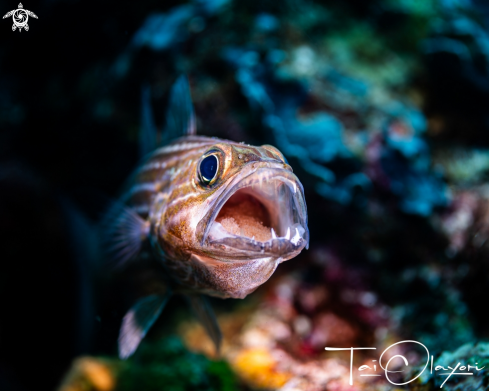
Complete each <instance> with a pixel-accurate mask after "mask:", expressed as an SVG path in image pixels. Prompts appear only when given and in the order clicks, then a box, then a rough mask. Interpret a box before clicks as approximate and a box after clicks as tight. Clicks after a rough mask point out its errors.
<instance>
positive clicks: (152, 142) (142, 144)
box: [139, 85, 158, 157]
mask: <svg viewBox="0 0 489 391" xmlns="http://www.w3.org/2000/svg"><path fill="white" fill-rule="evenodd" d="M157 138H158V130H157V128H156V125H155V122H154V116H153V109H152V106H151V88H150V87H149V86H148V85H145V86H143V87H142V89H141V130H140V131H139V155H140V157H144V156H146V155H147V154H148V153H151V152H153V151H154V150H155V149H156V147H157V146H158V142H157Z"/></svg>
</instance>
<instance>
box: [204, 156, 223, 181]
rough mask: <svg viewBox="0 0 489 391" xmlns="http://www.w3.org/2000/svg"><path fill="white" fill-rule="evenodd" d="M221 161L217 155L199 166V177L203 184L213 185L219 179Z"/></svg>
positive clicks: (205, 159)
mask: <svg viewBox="0 0 489 391" xmlns="http://www.w3.org/2000/svg"><path fill="white" fill-rule="evenodd" d="M218 168H219V159H218V157H217V156H216V155H209V156H207V157H205V158H204V159H202V161H201V162H200V166H199V176H200V180H201V182H202V184H204V185H211V184H212V183H213V182H214V181H215V179H216V177H217V169H218Z"/></svg>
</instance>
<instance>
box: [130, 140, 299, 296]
mask: <svg viewBox="0 0 489 391" xmlns="http://www.w3.org/2000/svg"><path fill="white" fill-rule="evenodd" d="M210 154H217V155H218V161H219V178H218V179H217V180H216V182H215V183H214V184H213V185H212V186H208V185H206V184H202V183H201V179H200V178H199V165H200V164H201V163H202V161H203V159H205V157H207V156H209V155H210ZM273 177H276V180H275V181H272V182H271V183H270V186H268V187H267V188H266V190H268V191H269V190H277V189H278V188H279V187H280V186H286V185H284V183H286V182H288V183H289V184H292V185H291V187H292V188H294V187H295V191H296V194H297V197H296V198H297V199H298V207H299V209H300V208H302V209H303V210H302V212H303V213H304V214H305V210H304V209H305V205H304V202H303V195H302V186H301V185H300V183H299V181H298V180H297V178H296V177H295V175H293V174H292V171H291V168H290V166H289V165H288V164H287V163H286V162H285V160H284V158H283V156H282V154H281V153H280V152H279V151H278V150H277V149H276V148H274V147H272V146H262V147H253V146H248V145H244V144H240V143H235V142H231V141H228V140H220V139H214V138H208V137H200V136H187V137H182V138H180V139H178V140H176V141H175V142H173V143H171V144H169V145H168V146H165V147H162V148H159V149H157V150H156V151H155V152H153V153H152V154H151V155H150V157H149V158H148V159H147V161H146V162H145V163H144V164H143V165H142V166H141V167H140V168H139V169H138V170H137V171H136V174H135V176H134V178H133V184H132V185H131V186H130V188H129V190H128V191H127V193H126V195H125V196H124V202H125V203H126V204H127V205H128V206H129V207H130V208H132V209H133V210H134V211H136V212H137V213H138V215H139V216H140V217H141V218H142V219H144V220H145V221H146V224H147V225H148V226H149V240H150V242H151V247H152V249H153V253H154V256H156V257H157V258H158V259H159V260H161V262H162V263H163V265H164V267H165V268H166V270H167V271H168V273H169V275H170V276H171V278H172V280H173V281H174V282H175V284H176V285H177V286H178V287H179V288H180V289H182V290H194V291H197V292H201V293H206V294H208V295H212V296H219V297H234V298H243V297H245V296H246V295H247V294H249V293H250V292H252V291H253V290H254V289H256V288H257V287H258V286H259V285H261V284H262V283H263V282H265V281H266V280H267V279H268V278H269V277H270V275H271V274H272V273H273V271H274V270H275V268H276V267H277V265H278V263H280V262H282V261H284V260H286V259H289V258H292V257H293V256H295V255H296V254H297V253H298V252H300V250H302V248H303V247H304V246H305V244H306V242H307V236H305V235H304V237H302V234H305V233H306V231H305V229H306V228H307V227H306V223H305V222H304V220H303V221H302V223H303V225H304V227H302V225H301V227H302V228H303V230H301V232H300V234H301V238H300V239H298V238H296V240H297V243H296V245H293V244H292V245H291V242H290V241H289V243H287V244H284V243H282V244H280V243H279V240H278V239H277V240H276V241H277V243H276V244H275V247H274V245H273V243H272V241H273V240H270V243H267V244H268V248H266V246H265V245H263V247H262V246H261V243H262V242H257V241H256V240H255V244H253V243H251V245H249V246H246V244H247V243H237V244H234V243H231V242H232V239H235V240H236V239H238V238H232V237H228V238H227V239H228V240H227V241H226V240H221V241H218V243H216V244H212V243H209V240H208V239H209V238H208V237H209V233H210V231H211V229H210V228H212V227H211V226H212V224H213V222H214V221H215V219H216V216H217V215H218V213H217V212H219V210H218V209H219V208H222V206H223V205H225V201H226V200H229V198H231V197H232V196H233V195H234V194H235V193H236V192H238V191H239V192H241V193H243V194H242V198H244V201H245V202H246V201H253V202H255V203H256V204H262V205H260V206H258V207H259V208H260V209H265V211H266V213H267V214H268V216H266V217H267V220H268V221H267V222H266V223H267V224H271V225H273V224H275V231H276V232H278V233H279V234H280V233H282V234H283V235H285V234H286V229H285V228H284V229H282V228H281V227H280V222H279V219H278V218H277V216H275V215H273V214H278V213H279V209H278V208H277V206H278V204H277V203H278V201H279V200H278V199H273V198H272V199H270V200H269V199H265V198H266V197H265V196H263V195H262V194H261V193H259V190H258V189H259V188H264V187H265V186H266V181H267V178H273ZM255 191H256V192H257V193H256V195H255V193H254V192H255ZM272 193H275V192H272ZM277 194H278V193H277ZM273 195H274V196H275V195H276V194H273ZM255 196H256V199H255V198H254V197H255ZM268 197H269V198H270V195H268ZM238 201H239V200H238ZM288 201H290V200H288ZM249 203H250V202H249ZM251 203H252V202H251ZM274 203H276V205H273V204H274ZM237 206H238V207H239V203H238V205H237ZM288 206H289V205H288ZM259 212H260V213H261V214H263V213H262V212H263V210H260V211H259ZM262 217H263V216H262ZM261 223H263V222H261ZM292 223H293V222H292ZM292 225H293V224H290V227H292ZM268 229H269V230H270V239H271V236H272V234H271V227H270V228H268ZM281 231H283V232H281ZM293 234H294V235H296V236H297V232H294V233H293ZM238 236H239V235H238ZM224 239H226V238H224ZM250 239H252V238H251V237H250V238H248V237H246V239H244V240H250ZM289 239H292V233H291V234H290V238H289ZM238 240H239V239H238ZM267 242H268V241H267ZM299 242H300V243H299ZM259 243H260V244H259Z"/></svg>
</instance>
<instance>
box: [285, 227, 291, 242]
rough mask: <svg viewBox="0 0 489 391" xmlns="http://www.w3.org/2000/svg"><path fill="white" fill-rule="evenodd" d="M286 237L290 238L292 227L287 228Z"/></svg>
mask: <svg viewBox="0 0 489 391" xmlns="http://www.w3.org/2000/svg"><path fill="white" fill-rule="evenodd" d="M285 239H287V240H290V227H288V228H287V233H286V234H285Z"/></svg>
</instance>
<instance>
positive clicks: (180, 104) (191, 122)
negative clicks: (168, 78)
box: [162, 75, 196, 144]
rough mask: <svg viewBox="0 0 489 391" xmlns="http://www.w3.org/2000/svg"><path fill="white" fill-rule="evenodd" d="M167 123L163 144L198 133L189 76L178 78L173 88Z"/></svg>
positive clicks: (167, 112)
mask: <svg viewBox="0 0 489 391" xmlns="http://www.w3.org/2000/svg"><path fill="white" fill-rule="evenodd" d="M165 124H166V126H165V130H164V132H163V140H162V141H163V144H167V143H169V142H171V141H173V140H175V139H177V138H179V137H182V136H187V135H193V134H195V133H196V131H195V114H194V106H193V104H192V98H191V96H190V86H189V85H188V80H187V78H186V77H185V76H183V75H182V76H180V77H179V78H178V79H177V81H176V82H175V84H173V86H172V88H171V91H170V98H169V101H168V109H167V111H166V118H165Z"/></svg>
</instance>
